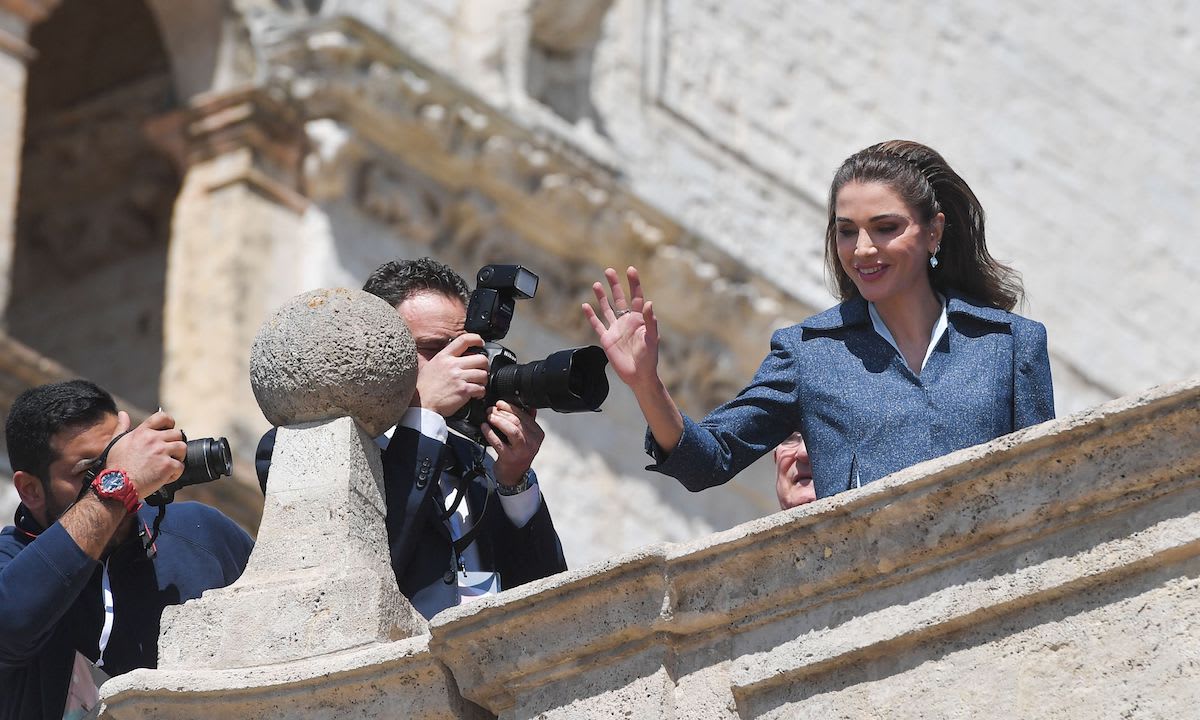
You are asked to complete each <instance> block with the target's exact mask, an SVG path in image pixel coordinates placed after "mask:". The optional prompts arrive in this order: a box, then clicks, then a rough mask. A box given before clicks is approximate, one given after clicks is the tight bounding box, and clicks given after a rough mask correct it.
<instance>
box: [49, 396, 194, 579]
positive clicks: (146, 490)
mask: <svg viewBox="0 0 1200 720" xmlns="http://www.w3.org/2000/svg"><path fill="white" fill-rule="evenodd" d="M128 428H129V416H128V415H127V414H125V413H124V412H121V413H120V414H119V415H118V419H117V430H116V432H115V433H114V435H113V436H114V437H116V436H117V435H120V434H121V433H124V432H125V431H126V430H127V429H128ZM186 454H187V444H186V443H184V442H183V434H182V433H181V432H180V431H178V430H176V429H175V420H174V419H173V418H172V417H171V416H170V415H167V414H166V413H165V412H162V411H161V410H160V411H159V412H156V413H154V414H153V415H151V416H150V417H148V418H146V421H145V422H143V423H142V424H141V425H139V426H138V427H137V428H135V429H134V430H133V431H132V432H130V433H128V434H126V435H125V436H124V437H121V438H120V439H119V440H117V442H116V443H115V444H114V445H113V446H112V449H111V450H109V452H108V459H107V461H106V463H105V466H106V467H110V468H119V469H121V470H124V471H125V473H126V475H128V476H129V480H130V482H132V483H133V484H134V486H135V487H137V491H138V498H139V499H142V500H144V499H145V498H146V497H147V496H148V495H150V494H152V493H154V492H155V491H156V490H158V489H159V488H160V487H162V486H163V485H165V484H167V483H169V482H172V481H173V480H175V479H177V478H178V477H179V475H180V474H181V473H182V472H183V458H184V457H185V456H186ZM125 517H126V512H125V506H124V505H122V504H121V503H120V502H119V501H117V500H102V499H101V498H100V497H99V496H97V495H96V494H95V493H93V492H86V493H84V494H83V497H82V498H80V500H79V502H77V503H75V504H74V505H72V506H71V507H70V508H69V509H68V510H67V511H66V512H65V513H63V515H62V517H61V518H59V524H61V525H62V527H63V529H64V530H66V531H67V534H68V535H70V536H71V539H73V540H74V541H75V543H76V544H77V545H79V548H80V549H81V550H83V552H85V553H86V554H87V555H88V557H91V558H92V559H94V560H98V559H100V556H101V555H102V554H103V552H104V549H105V547H107V545H108V543H109V541H110V540H111V539H112V537H113V534H114V533H116V531H117V529H118V528H119V527H120V525H121V522H122V521H123V520H124V519H125Z"/></svg>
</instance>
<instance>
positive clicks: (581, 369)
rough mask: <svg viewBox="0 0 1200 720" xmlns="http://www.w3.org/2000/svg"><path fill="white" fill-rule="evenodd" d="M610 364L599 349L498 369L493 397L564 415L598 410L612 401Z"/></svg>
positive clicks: (560, 353) (561, 352) (578, 350)
mask: <svg viewBox="0 0 1200 720" xmlns="http://www.w3.org/2000/svg"><path fill="white" fill-rule="evenodd" d="M607 364H608V358H607V357H605V356H604V351H603V350H601V349H600V348H599V347H596V346H595V345H589V346H588V347H583V348H575V349H573V350H559V351H558V352H556V353H554V354H552V355H550V356H549V357H547V358H546V359H545V360H536V361H534V362H529V363H524V364H521V365H518V364H512V365H505V366H504V367H501V368H497V369H496V370H495V371H494V373H493V374H492V378H491V394H492V395H493V396H494V397H495V398H496V399H499V400H509V401H515V402H517V403H520V404H522V405H525V406H526V407H532V408H550V409H551V410H554V411H556V412H560V413H570V412H584V411H594V410H598V409H600V406H601V405H602V404H603V403H604V399H605V398H607V397H608V377H607V376H606V375H605V374H604V367H605V366H606V365H607Z"/></svg>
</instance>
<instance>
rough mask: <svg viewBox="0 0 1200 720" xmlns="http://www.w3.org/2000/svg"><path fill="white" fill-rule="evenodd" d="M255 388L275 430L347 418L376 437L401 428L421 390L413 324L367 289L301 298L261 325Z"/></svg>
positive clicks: (253, 366) (253, 359) (253, 358)
mask: <svg viewBox="0 0 1200 720" xmlns="http://www.w3.org/2000/svg"><path fill="white" fill-rule="evenodd" d="M250 384H251V386H252V387H253V388H254V397H255V398H257V399H258V405H259V407H260V408H262V411H263V415H265V416H266V418H267V421H268V422H270V423H271V424H272V425H295V424H297V423H304V422H311V421H314V420H327V419H329V418H333V417H338V416H341V415H349V416H350V417H353V418H354V419H355V420H357V421H358V422H359V424H361V425H362V426H363V428H364V429H366V431H367V432H368V433H369V434H370V435H371V436H372V437H378V436H380V435H382V434H383V433H384V431H386V430H387V429H388V428H390V427H392V426H393V425H395V424H396V421H398V420H399V419H400V416H401V415H403V414H404V411H405V409H406V408H407V407H408V401H409V399H410V398H411V397H412V393H413V390H414V389H415V388H416V386H417V350H416V346H415V345H414V344H413V339H412V335H411V334H410V333H409V331H408V326H407V325H405V324H404V321H403V320H401V319H400V316H399V315H398V314H397V313H396V310H395V309H394V308H392V307H391V306H390V305H388V304H387V303H386V302H385V301H383V300H381V299H379V298H378V297H376V296H374V295H371V294H370V293H367V292H363V291H362V290H351V289H348V288H334V289H331V290H329V289H326V290H313V291H311V292H307V293H303V294H301V295H299V296H298V297H296V298H293V299H292V300H291V301H290V302H288V303H287V304H285V305H284V306H283V307H281V308H280V309H279V310H277V311H276V312H275V314H273V315H272V316H271V317H269V318H267V320H266V321H265V322H264V323H263V325H262V328H261V329H260V330H259V331H258V335H257V336H256V337H255V338H254V345H253V346H252V347H251V349H250Z"/></svg>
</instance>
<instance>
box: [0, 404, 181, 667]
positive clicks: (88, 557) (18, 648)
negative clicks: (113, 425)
mask: <svg viewBox="0 0 1200 720" xmlns="http://www.w3.org/2000/svg"><path fill="white" fill-rule="evenodd" d="M117 423H118V424H117V429H116V432H115V433H114V436H116V435H118V434H120V433H123V432H124V431H125V430H126V429H128V427H129V416H128V415H126V414H125V413H123V412H122V413H120V415H119V416H118V420H117ZM173 426H174V421H173V420H171V418H170V417H169V416H167V415H165V414H164V413H157V414H155V415H154V416H151V418H150V419H148V420H147V421H146V422H145V423H143V424H142V425H141V426H139V427H138V428H137V429H136V430H134V431H133V432H130V433H128V434H126V435H125V436H124V437H122V438H120V439H119V440H118V441H117V442H116V443H115V444H114V445H113V447H112V449H111V450H110V451H109V455H108V461H107V464H108V466H109V467H119V468H121V469H123V470H125V472H126V473H127V474H128V475H129V477H130V479H131V481H133V482H134V484H135V485H136V486H137V488H138V495H139V496H140V497H143V498H144V497H145V496H146V495H149V494H150V493H152V492H154V491H155V490H157V489H158V488H159V487H161V486H162V485H163V484H164V483H166V482H170V481H171V480H173V479H175V478H176V477H178V475H179V473H180V472H181V471H182V468H183V465H182V463H181V462H179V461H178V460H176V459H174V457H173V455H176V454H177V455H180V456H182V455H183V453H184V452H185V451H186V446H185V445H184V443H183V442H182V441H180V442H173V441H172V438H173V437H174V438H178V437H179V433H178V431H175V430H172V428H173ZM172 468H176V469H172ZM84 469H86V468H80V476H81V477H80V482H81V483H82V482H83V479H82V472H83V470H84ZM18 473H20V471H18ZM16 479H17V478H14V480H16ZM28 479H29V480H31V481H32V482H33V483H38V484H39V485H40V483H41V481H40V480H39V479H37V478H36V477H32V476H29V478H28ZM18 482H20V481H18ZM80 487H81V488H82V485H81V486H80ZM127 517H128V516H127V514H126V512H125V506H124V505H122V504H121V503H120V502H119V501H115V500H101V499H100V498H99V497H97V496H96V495H95V494H94V493H91V492H87V493H84V494H83V497H82V498H81V499H80V500H79V501H78V502H76V503H75V504H74V505H72V506H71V507H70V508H68V509H67V510H66V511H65V512H64V513H63V514H62V516H61V517H60V518H59V519H58V521H57V522H54V523H51V524H50V526H49V527H48V528H46V529H45V530H44V531H43V532H42V533H41V534H40V535H38V536H37V537H35V538H33V539H32V540H31V541H29V543H28V545H27V546H24V547H23V546H22V545H21V544H20V543H18V542H17V541H16V540H13V539H10V538H9V537H5V538H3V540H2V541H0V607H3V608H4V609H5V612H4V613H0V665H20V664H23V663H25V662H28V660H29V659H30V658H32V657H34V656H35V655H36V654H37V652H38V651H39V650H40V648H41V647H42V645H43V644H44V643H45V641H46V640H47V638H49V637H50V635H51V633H53V631H54V628H55V627H56V625H57V624H58V622H59V621H60V620H61V618H62V616H63V614H64V613H65V612H67V610H68V609H69V608H70V607H71V604H72V603H74V602H75V599H76V598H77V597H78V596H79V593H80V592H82V591H83V589H84V588H85V587H86V586H87V583H88V580H89V579H90V578H91V576H92V573H93V572H94V571H95V569H96V563H97V561H98V560H99V558H100V557H101V556H102V555H103V553H104V550H105V549H106V548H107V547H108V545H109V544H110V541H111V540H112V538H113V536H114V535H115V534H116V533H117V532H118V530H119V529H120V528H121V527H122V523H123V522H124V521H125V519H126V518H127ZM18 532H19V531H18Z"/></svg>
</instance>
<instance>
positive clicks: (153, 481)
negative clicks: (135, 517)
mask: <svg viewBox="0 0 1200 720" xmlns="http://www.w3.org/2000/svg"><path fill="white" fill-rule="evenodd" d="M120 416H121V417H123V418H124V423H123V427H122V423H121V420H120V419H118V424H117V432H116V433H114V437H115V436H116V435H119V434H120V433H122V432H124V431H125V429H127V428H128V427H129V416H128V415H126V414H125V413H124V412H122V413H121V414H120ZM186 456H187V443H186V442H184V440H183V431H182V430H178V429H176V427H175V419H174V418H172V417H171V416H170V415H168V414H166V413H165V412H163V411H162V410H159V411H158V412H156V413H154V414H153V415H151V416H150V417H148V418H146V420H145V421H144V422H143V423H142V424H141V425H138V426H137V427H136V428H134V429H133V430H132V431H130V432H129V433H128V434H127V435H125V436H124V437H122V438H121V439H119V440H117V442H116V443H115V444H114V445H113V446H112V449H111V450H109V451H108V461H107V462H106V463H105V467H111V468H118V469H121V470H124V471H125V474H126V475H128V476H129V480H130V482H132V483H133V484H134V486H135V487H136V488H137V492H138V498H140V499H142V500H145V499H146V497H147V496H149V495H151V494H152V493H154V492H155V491H157V490H158V489H159V488H160V487H162V486H163V485H166V484H167V483H169V482H172V481H174V480H177V479H178V478H179V476H180V475H181V474H182V473H183V460H184V458H185V457H186Z"/></svg>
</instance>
